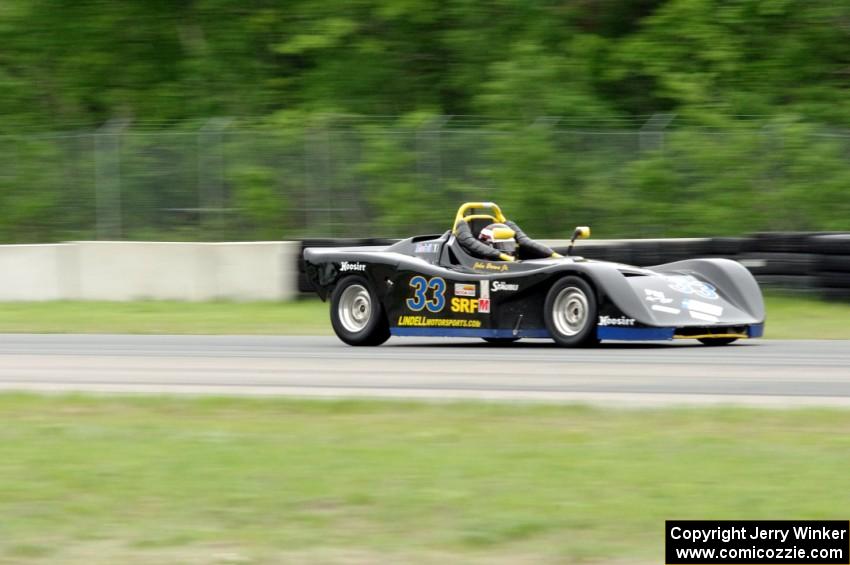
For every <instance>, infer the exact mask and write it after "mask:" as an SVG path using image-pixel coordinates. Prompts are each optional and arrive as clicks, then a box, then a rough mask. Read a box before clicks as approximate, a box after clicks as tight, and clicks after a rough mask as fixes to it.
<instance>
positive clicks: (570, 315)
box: [552, 286, 589, 336]
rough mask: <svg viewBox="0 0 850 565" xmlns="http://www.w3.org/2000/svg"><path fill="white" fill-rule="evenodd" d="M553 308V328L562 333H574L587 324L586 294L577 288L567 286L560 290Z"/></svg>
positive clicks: (570, 334) (571, 334) (569, 334)
mask: <svg viewBox="0 0 850 565" xmlns="http://www.w3.org/2000/svg"><path fill="white" fill-rule="evenodd" d="M553 309H554V310H553V312H552V318H553V320H554V322H555V328H556V329H557V330H558V332H559V333H561V334H563V335H568V336H573V335H576V334H577V333H579V332H580V331H581V330H583V329H584V327H585V326H586V325H587V313H588V311H589V308H588V306H587V296H585V294H584V292H582V291H581V289H579V288H576V287H574V286H569V287H567V288H565V289H563V290H561V292H559V293H558V296H557V298H555V305H554V307H553Z"/></svg>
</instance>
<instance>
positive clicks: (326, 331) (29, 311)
mask: <svg viewBox="0 0 850 565" xmlns="http://www.w3.org/2000/svg"><path fill="white" fill-rule="evenodd" d="M766 302H767V316H768V319H767V326H766V336H765V337H768V338H776V339H790V338H798V339H799V338H806V339H850V303H837V302H823V301H821V300H817V299H813V298H801V297H793V296H784V295H768V296H767V297H766ZM0 333H131V334H275V335H292V334H304V335H330V334H331V327H330V321H329V318H328V305H327V304H326V303H322V302H320V301H318V300H299V301H295V302H253V303H236V302H207V303H191V302H22V303H16V302H5V303H0Z"/></svg>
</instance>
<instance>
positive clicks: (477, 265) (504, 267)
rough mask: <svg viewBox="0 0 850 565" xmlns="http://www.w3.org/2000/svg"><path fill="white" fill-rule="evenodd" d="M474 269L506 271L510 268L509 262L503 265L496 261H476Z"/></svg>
mask: <svg viewBox="0 0 850 565" xmlns="http://www.w3.org/2000/svg"><path fill="white" fill-rule="evenodd" d="M472 268H473V269H479V270H482V271H499V272H504V271H507V270H508V265H507V263H503V264H501V265H496V264H495V263H482V262H481V261H476V262H475V264H474V265H472Z"/></svg>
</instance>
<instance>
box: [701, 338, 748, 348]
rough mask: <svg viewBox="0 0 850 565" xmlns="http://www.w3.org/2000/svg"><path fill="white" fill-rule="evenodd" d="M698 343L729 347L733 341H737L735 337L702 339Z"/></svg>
mask: <svg viewBox="0 0 850 565" xmlns="http://www.w3.org/2000/svg"><path fill="white" fill-rule="evenodd" d="M698 341H699V342H700V343H701V344H703V345H708V346H712V345H729V344H730V343H732V342H733V341H738V338H737V337H702V338H699V339H698Z"/></svg>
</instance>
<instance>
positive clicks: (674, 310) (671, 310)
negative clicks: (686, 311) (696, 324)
mask: <svg viewBox="0 0 850 565" xmlns="http://www.w3.org/2000/svg"><path fill="white" fill-rule="evenodd" d="M651 308H652V309H653V310H655V311H656V312H666V313H668V314H678V313H679V312H681V310H679V309H678V308H671V307H670V306H662V305H661V304H653V305H652V306H651Z"/></svg>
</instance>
